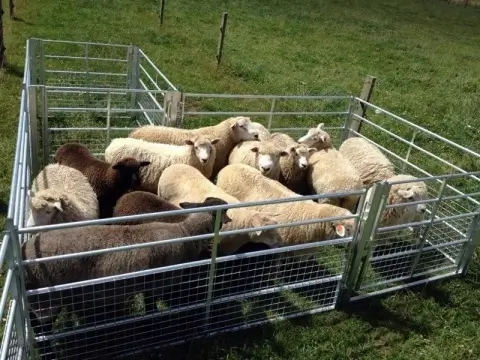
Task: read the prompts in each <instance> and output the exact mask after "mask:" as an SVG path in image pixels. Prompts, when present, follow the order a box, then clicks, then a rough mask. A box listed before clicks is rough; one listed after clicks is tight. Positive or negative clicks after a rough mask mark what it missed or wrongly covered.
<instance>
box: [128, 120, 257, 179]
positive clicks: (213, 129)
mask: <svg viewBox="0 0 480 360" xmlns="http://www.w3.org/2000/svg"><path fill="white" fill-rule="evenodd" d="M251 124H252V122H251V120H250V118H248V117H245V116H237V117H232V118H228V119H226V120H224V121H222V122H221V123H219V124H217V125H215V126H206V127H202V128H198V129H179V128H173V127H166V126H153V125H147V126H142V127H140V128H138V129H136V130H133V131H132V132H131V133H130V134H129V135H128V136H129V137H131V138H135V139H142V140H146V141H151V142H158V143H164V144H172V145H183V144H184V143H185V140H189V139H191V138H192V137H194V136H198V135H203V136H205V137H207V138H209V139H216V138H220V139H221V140H220V141H219V142H218V143H216V144H215V148H216V150H217V156H216V158H215V165H214V166H213V173H212V177H211V178H212V179H213V178H215V177H216V175H217V174H218V172H219V171H220V170H221V169H222V168H223V167H224V166H225V165H227V163H228V155H229V154H230V151H232V149H233V147H234V146H235V145H236V144H238V143H239V142H240V141H246V140H257V139H258V132H257V130H255V129H253V128H252V127H251Z"/></svg>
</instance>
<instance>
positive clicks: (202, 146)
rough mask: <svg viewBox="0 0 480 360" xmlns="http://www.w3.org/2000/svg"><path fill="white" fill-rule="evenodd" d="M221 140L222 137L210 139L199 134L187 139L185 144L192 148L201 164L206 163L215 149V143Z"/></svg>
mask: <svg viewBox="0 0 480 360" xmlns="http://www.w3.org/2000/svg"><path fill="white" fill-rule="evenodd" d="M220 140H221V139H220V138H215V139H213V140H210V139H207V138H204V137H201V136H199V137H196V138H193V139H187V140H185V144H187V145H188V146H190V147H191V148H192V152H193V153H195V156H196V157H197V158H198V161H200V163H201V164H206V163H207V162H208V159H210V157H211V156H212V154H213V153H214V151H215V150H214V147H213V145H215V144H217V143H218V142H219V141H220Z"/></svg>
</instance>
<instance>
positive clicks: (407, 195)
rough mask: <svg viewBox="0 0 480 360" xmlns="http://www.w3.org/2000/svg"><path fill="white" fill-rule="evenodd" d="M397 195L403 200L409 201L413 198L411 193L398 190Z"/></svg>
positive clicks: (410, 191)
mask: <svg viewBox="0 0 480 360" xmlns="http://www.w3.org/2000/svg"><path fill="white" fill-rule="evenodd" d="M397 194H398V195H400V196H401V197H403V198H404V199H410V198H411V197H412V196H413V191H412V190H403V189H398V190H397Z"/></svg>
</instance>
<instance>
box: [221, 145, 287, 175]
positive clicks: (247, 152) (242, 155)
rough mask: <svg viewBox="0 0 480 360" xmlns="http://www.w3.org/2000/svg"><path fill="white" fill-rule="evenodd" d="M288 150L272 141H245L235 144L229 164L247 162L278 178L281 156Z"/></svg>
mask: <svg viewBox="0 0 480 360" xmlns="http://www.w3.org/2000/svg"><path fill="white" fill-rule="evenodd" d="M287 155H288V152H286V151H284V150H281V149H280V148H278V147H277V146H275V145H274V144H273V143H272V142H271V141H268V140H266V141H243V142H241V143H240V144H238V145H237V146H235V147H234V148H233V150H232V152H231V153H230V156H229V157H228V163H229V164H246V165H250V166H253V167H255V168H257V169H259V170H260V171H261V172H262V174H263V175H264V176H267V177H269V178H271V179H274V180H278V179H279V177H280V163H279V160H280V157H285V156H287Z"/></svg>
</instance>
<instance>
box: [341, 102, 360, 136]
mask: <svg viewBox="0 0 480 360" xmlns="http://www.w3.org/2000/svg"><path fill="white" fill-rule="evenodd" d="M356 101H357V100H356V99H355V96H352V97H351V98H350V102H349V104H348V109H347V112H348V114H347V115H346V117H345V123H344V126H343V133H342V142H344V141H345V140H347V139H348V138H349V137H350V128H351V126H352V120H353V108H354V106H355V102H356Z"/></svg>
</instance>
